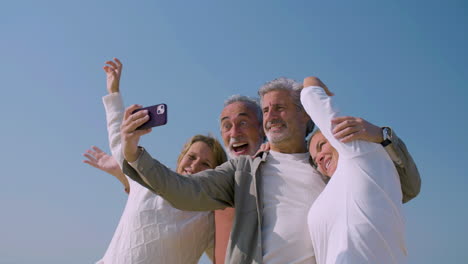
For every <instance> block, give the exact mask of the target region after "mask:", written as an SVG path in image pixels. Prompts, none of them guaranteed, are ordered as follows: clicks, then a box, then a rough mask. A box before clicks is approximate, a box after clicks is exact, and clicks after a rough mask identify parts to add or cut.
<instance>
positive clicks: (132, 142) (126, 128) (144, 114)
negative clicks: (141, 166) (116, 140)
mask: <svg viewBox="0 0 468 264" xmlns="http://www.w3.org/2000/svg"><path fill="white" fill-rule="evenodd" d="M141 107H142V106H141V105H132V106H129V107H128V108H127V109H125V113H124V118H123V121H122V125H121V126H120V136H121V137H120V138H121V141H122V152H123V154H124V157H125V159H126V160H127V161H128V162H134V161H135V160H137V158H138V155H139V151H138V142H139V141H140V137H141V136H143V135H146V134H148V133H150V132H151V128H148V129H144V130H136V129H137V127H139V126H141V125H143V124H144V123H145V122H147V121H148V120H149V115H148V110H142V111H138V112H136V113H134V114H132V113H133V112H134V111H135V110H137V109H140V108H141Z"/></svg>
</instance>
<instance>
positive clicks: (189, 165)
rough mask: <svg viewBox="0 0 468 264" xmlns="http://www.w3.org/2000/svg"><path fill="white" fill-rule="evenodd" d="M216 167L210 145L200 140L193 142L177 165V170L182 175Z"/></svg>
mask: <svg viewBox="0 0 468 264" xmlns="http://www.w3.org/2000/svg"><path fill="white" fill-rule="evenodd" d="M214 167H216V161H215V157H214V155H213V151H211V149H210V147H209V146H208V145H207V144H206V143H205V142H202V141H197V142H195V143H193V144H192V145H191V146H190V148H189V149H188V151H187V152H186V153H185V155H184V156H183V157H182V159H181V160H180V162H179V165H178V166H177V172H178V173H180V174H183V175H187V174H194V173H197V172H200V171H203V170H206V169H213V168H214Z"/></svg>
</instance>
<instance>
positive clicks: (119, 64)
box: [114, 58, 123, 68]
mask: <svg viewBox="0 0 468 264" xmlns="http://www.w3.org/2000/svg"><path fill="white" fill-rule="evenodd" d="M114 61H115V63H117V66H119V68H122V67H123V65H122V62H120V60H119V59H117V58H114Z"/></svg>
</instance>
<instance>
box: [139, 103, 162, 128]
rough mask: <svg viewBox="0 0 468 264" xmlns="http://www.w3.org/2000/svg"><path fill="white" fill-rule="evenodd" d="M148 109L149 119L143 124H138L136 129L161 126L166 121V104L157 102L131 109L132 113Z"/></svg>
mask: <svg viewBox="0 0 468 264" xmlns="http://www.w3.org/2000/svg"><path fill="white" fill-rule="evenodd" d="M141 110H148V115H149V120H148V121H147V122H146V123H144V124H143V125H141V126H139V127H138V128H137V130H143V129H148V128H151V127H156V126H163V125H165V124H166V123H167V105H166V104H157V105H153V106H148V107H144V108H140V109H137V110H135V111H133V113H132V114H134V113H136V112H138V111H141Z"/></svg>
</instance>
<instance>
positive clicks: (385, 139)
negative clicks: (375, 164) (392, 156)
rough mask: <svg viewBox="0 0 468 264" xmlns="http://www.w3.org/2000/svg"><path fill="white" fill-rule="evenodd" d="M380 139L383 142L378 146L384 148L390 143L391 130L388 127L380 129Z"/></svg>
mask: <svg viewBox="0 0 468 264" xmlns="http://www.w3.org/2000/svg"><path fill="white" fill-rule="evenodd" d="M382 138H383V141H382V142H380V144H381V145H382V146H384V147H386V146H388V145H390V144H391V143H392V129H391V128H389V127H382Z"/></svg>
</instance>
